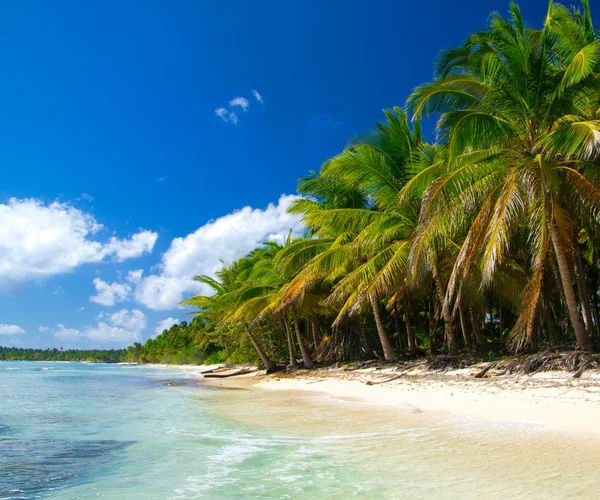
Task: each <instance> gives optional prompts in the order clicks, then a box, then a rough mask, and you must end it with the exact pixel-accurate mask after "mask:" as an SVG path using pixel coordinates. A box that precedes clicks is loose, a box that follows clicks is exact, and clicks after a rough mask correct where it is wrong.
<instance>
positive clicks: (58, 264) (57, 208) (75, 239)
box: [0, 198, 158, 284]
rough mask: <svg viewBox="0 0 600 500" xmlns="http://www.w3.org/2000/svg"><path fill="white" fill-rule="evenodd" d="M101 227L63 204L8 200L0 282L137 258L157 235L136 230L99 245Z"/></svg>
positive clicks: (0, 221)
mask: <svg viewBox="0 0 600 500" xmlns="http://www.w3.org/2000/svg"><path fill="white" fill-rule="evenodd" d="M102 229H103V226H102V225H101V224H99V223H98V222H96V220H95V219H94V217H93V216H92V215H91V214H89V213H85V212H82V211H81V210H79V209H77V208H75V207H73V206H72V205H70V204H68V203H59V202H54V203H51V204H49V205H45V204H44V203H43V202H42V201H40V200H36V199H16V198H11V199H10V200H9V201H8V203H6V204H0V282H4V283H9V284H11V283H20V282H24V281H28V280H35V279H43V278H47V277H50V276H54V275H57V274H64V273H68V272H71V271H72V270H73V269H75V268H76V267H78V266H80V265H83V264H88V263H98V262H101V261H103V260H105V259H107V258H112V259H113V260H116V261H118V262H121V261H123V260H125V259H129V258H133V257H139V256H140V255H142V254H143V253H145V252H149V251H151V250H152V248H153V247H154V243H155V242H156V238H157V237H158V235H157V234H156V233H154V232H151V231H141V232H139V233H137V234H134V235H133V236H132V237H131V238H130V239H118V238H115V237H112V238H110V239H109V241H108V242H101V241H98V239H97V236H98V233H99V232H100V231H101V230H102Z"/></svg>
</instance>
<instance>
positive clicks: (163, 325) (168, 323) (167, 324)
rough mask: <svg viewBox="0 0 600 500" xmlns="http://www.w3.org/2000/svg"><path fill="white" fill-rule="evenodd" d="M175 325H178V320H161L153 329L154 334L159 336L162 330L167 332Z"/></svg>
mask: <svg viewBox="0 0 600 500" xmlns="http://www.w3.org/2000/svg"><path fill="white" fill-rule="evenodd" d="M176 323H179V320H178V319H176V318H167V319H163V320H162V321H159V322H158V323H156V327H154V334H155V335H160V334H161V333H162V332H163V331H164V330H168V329H169V328H171V327H172V326H173V325H175V324H176Z"/></svg>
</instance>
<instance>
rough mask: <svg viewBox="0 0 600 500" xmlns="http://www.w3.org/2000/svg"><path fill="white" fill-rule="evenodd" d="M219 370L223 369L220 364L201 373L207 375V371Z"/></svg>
mask: <svg viewBox="0 0 600 500" xmlns="http://www.w3.org/2000/svg"><path fill="white" fill-rule="evenodd" d="M217 370H223V367H222V366H218V367H217V368H211V369H210V370H204V371H203V372H200V375H206V374H207V373H213V372H215V371H217Z"/></svg>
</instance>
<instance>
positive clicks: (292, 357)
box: [283, 314, 298, 366]
mask: <svg viewBox="0 0 600 500" xmlns="http://www.w3.org/2000/svg"><path fill="white" fill-rule="evenodd" d="M283 324H284V325H285V335H286V338H287V345H288V352H289V355H290V366H297V365H298V363H297V362H296V353H295V352H294V350H295V349H294V339H293V338H292V332H291V330H290V325H289V323H288V318H287V314H286V315H285V316H284V318H283Z"/></svg>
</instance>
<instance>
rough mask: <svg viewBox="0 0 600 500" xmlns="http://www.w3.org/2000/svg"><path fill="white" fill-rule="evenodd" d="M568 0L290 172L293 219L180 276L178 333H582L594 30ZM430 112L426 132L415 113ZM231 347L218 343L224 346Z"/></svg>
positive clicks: (325, 346)
mask: <svg viewBox="0 0 600 500" xmlns="http://www.w3.org/2000/svg"><path fill="white" fill-rule="evenodd" d="M582 4H583V9H582V10H581V11H580V10H578V9H575V8H567V7H564V6H562V5H560V4H553V3H552V2H551V4H550V7H549V10H548V12H547V16H546V19H545V23H544V25H543V27H542V28H541V29H529V28H527V27H526V26H525V23H524V21H523V19H522V17H521V12H520V10H519V8H518V7H517V6H516V5H514V4H511V6H510V13H509V16H508V18H504V17H502V16H501V15H500V14H498V13H493V14H492V15H491V16H490V20H489V27H488V29H486V30H484V31H481V32H477V33H473V34H472V35H471V36H469V37H468V39H467V40H466V42H465V43H464V44H463V45H462V46H460V47H456V48H452V49H449V50H446V51H444V52H442V54H441V55H440V58H439V60H438V62H437V65H436V72H435V77H434V79H433V80H432V81H431V82H429V83H426V84H424V85H421V86H419V87H418V88H416V89H414V90H413V91H412V93H411V94H410V96H409V97H408V100H407V103H406V106H405V107H404V108H403V109H401V108H399V107H396V108H394V109H392V110H387V111H385V121H384V122H382V123H377V124H376V129H375V130H374V131H373V132H372V133H371V134H369V135H368V136H367V137H366V138H361V139H359V140H355V141H354V142H353V143H351V144H350V145H349V146H348V147H347V148H346V149H344V150H343V151H342V152H340V153H339V154H338V155H337V156H335V157H333V158H331V159H330V160H328V161H327V162H325V164H324V165H323V166H322V168H321V170H320V171H319V172H310V174H309V175H308V176H307V177H306V178H304V179H301V180H300V182H299V187H298V192H299V194H301V195H303V198H302V199H299V200H297V201H296V202H295V203H294V204H293V206H292V207H291V209H290V210H291V212H293V213H296V214H300V215H301V216H302V219H303V221H304V223H305V224H306V226H307V227H308V228H309V229H308V233H307V235H306V237H305V238H302V239H295V240H291V241H287V242H286V243H285V245H278V244H276V243H273V242H267V243H265V244H264V245H263V246H261V247H260V248H257V249H255V250H254V251H252V252H250V253H249V254H248V255H246V256H245V257H243V258H241V259H239V260H237V261H235V262H233V263H231V264H229V265H226V266H225V267H224V268H223V269H222V270H221V271H220V272H219V273H218V274H217V277H216V278H212V277H209V276H199V277H197V278H196V279H197V280H198V281H200V282H202V283H204V284H205V285H207V286H209V287H210V288H211V289H212V290H213V291H214V294H213V295H202V296H197V297H192V298H190V299H189V300H186V301H185V302H184V303H183V304H184V305H186V306H193V307H195V308H196V318H195V319H194V320H193V321H192V325H193V327H194V331H195V332H196V334H195V337H196V342H197V344H198V346H200V347H203V346H205V345H208V344H212V345H218V346H222V347H223V348H224V349H225V351H226V353H227V354H232V353H235V352H237V351H236V349H241V350H242V351H243V352H245V353H246V354H247V353H248V352H249V351H248V347H249V346H252V348H253V350H254V352H255V356H258V357H260V359H261V360H262V363H263V364H264V365H265V366H266V367H267V368H272V367H274V365H275V362H276V361H280V360H283V359H287V360H288V362H289V363H290V364H292V365H295V364H297V358H301V359H302V362H303V364H304V366H306V367H311V366H313V364H314V362H315V361H328V360H341V359H348V358H356V357H364V358H372V357H374V356H378V357H381V358H384V359H385V360H388V361H390V360H393V359H396V358H397V357H398V356H400V355H407V356H416V355H419V354H421V353H424V352H428V353H436V352H445V353H448V354H450V355H456V354H458V353H459V352H460V351H465V352H466V351H471V352H472V351H478V350H479V351H483V352H488V351H489V350H490V349H494V350H496V351H498V350H501V351H502V350H503V351H505V352H517V351H522V350H537V349H539V348H540V347H541V346H546V345H551V344H552V345H557V344H565V343H573V344H575V345H576V346H577V347H578V348H580V349H582V350H590V349H592V343H593V341H597V340H598V325H599V316H598V314H599V307H598V292H599V278H600V272H599V271H600V270H599V269H598V262H597V251H598V250H599V249H600V240H599V236H600V231H599V230H600V227H599V225H598V217H599V216H600V189H599V186H600V144H599V142H598V141H599V139H600V58H599V48H600V39H599V38H598V36H597V33H596V31H595V30H594V27H593V24H592V20H591V15H590V9H589V5H588V2H587V0H585V1H583V2H582ZM424 117H435V119H436V120H437V121H436V123H437V125H436V137H437V138H438V140H437V142H435V143H428V142H426V141H425V140H424V138H423V134H422V131H421V125H420V123H421V119H422V118H424ZM232 349H233V351H232Z"/></svg>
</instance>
